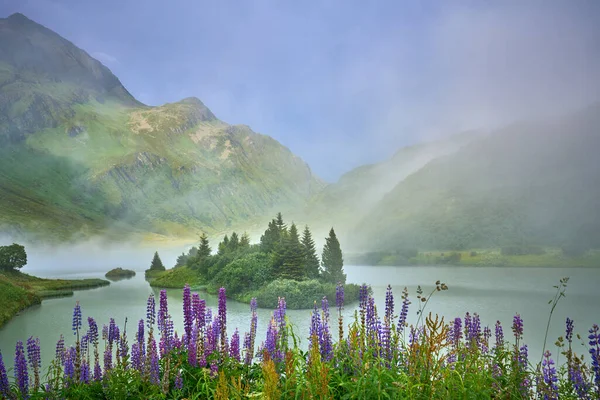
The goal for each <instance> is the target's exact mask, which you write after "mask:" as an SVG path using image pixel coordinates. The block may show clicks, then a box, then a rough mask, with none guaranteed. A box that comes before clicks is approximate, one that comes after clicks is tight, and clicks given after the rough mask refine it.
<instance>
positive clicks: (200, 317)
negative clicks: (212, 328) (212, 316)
mask: <svg viewBox="0 0 600 400" xmlns="http://www.w3.org/2000/svg"><path fill="white" fill-rule="evenodd" d="M196 323H197V324H198V329H199V330H200V332H204V327H205V326H206V301H205V300H203V299H201V300H200V302H199V303H198V310H197V312H196Z"/></svg>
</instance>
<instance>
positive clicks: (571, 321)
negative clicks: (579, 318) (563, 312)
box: [565, 317, 573, 343]
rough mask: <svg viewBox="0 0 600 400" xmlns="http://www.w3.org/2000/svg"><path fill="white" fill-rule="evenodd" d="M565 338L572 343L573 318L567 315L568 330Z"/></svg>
mask: <svg viewBox="0 0 600 400" xmlns="http://www.w3.org/2000/svg"><path fill="white" fill-rule="evenodd" d="M565 338H566V339H567V342H569V343H571V342H572V341H573V320H572V319H570V318H569V317H567V331H566V335H565Z"/></svg>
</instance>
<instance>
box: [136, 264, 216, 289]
mask: <svg viewBox="0 0 600 400" xmlns="http://www.w3.org/2000/svg"><path fill="white" fill-rule="evenodd" d="M146 279H148V281H149V282H150V286H152V287H159V288H170V289H182V288H183V287H184V286H185V284H186V283H187V284H188V285H190V286H191V287H198V286H201V285H203V284H204V282H203V281H202V279H201V278H200V276H199V275H198V273H197V272H196V271H193V270H192V269H191V268H189V267H178V268H173V269H168V270H166V271H162V272H155V273H153V274H151V275H148V274H146Z"/></svg>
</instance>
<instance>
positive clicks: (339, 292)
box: [335, 283, 344, 314]
mask: <svg viewBox="0 0 600 400" xmlns="http://www.w3.org/2000/svg"><path fill="white" fill-rule="evenodd" d="M335 305H336V306H337V309H338V313H339V314H341V313H342V309H343V308H344V285H343V284H342V283H338V284H337V287H336V288H335Z"/></svg>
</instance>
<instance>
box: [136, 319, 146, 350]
mask: <svg viewBox="0 0 600 400" xmlns="http://www.w3.org/2000/svg"><path fill="white" fill-rule="evenodd" d="M135 339H136V340H137V342H138V344H139V347H140V356H141V357H142V358H143V357H144V356H145V355H146V344H145V341H144V320H143V319H140V320H139V322H138V330H137V334H136V335H135Z"/></svg>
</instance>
